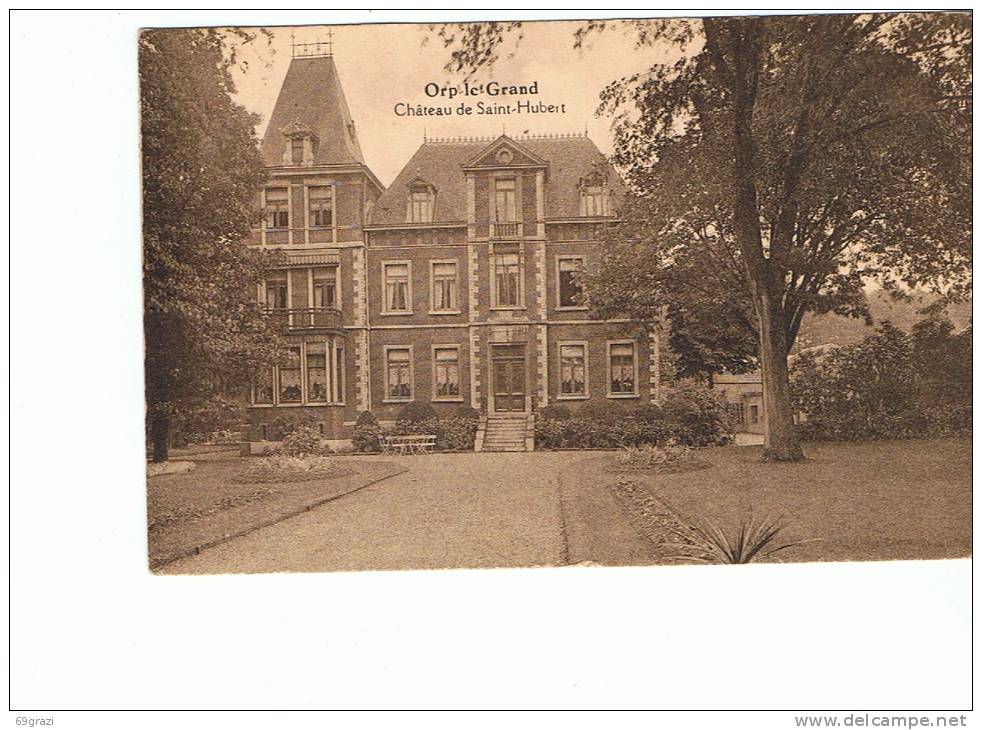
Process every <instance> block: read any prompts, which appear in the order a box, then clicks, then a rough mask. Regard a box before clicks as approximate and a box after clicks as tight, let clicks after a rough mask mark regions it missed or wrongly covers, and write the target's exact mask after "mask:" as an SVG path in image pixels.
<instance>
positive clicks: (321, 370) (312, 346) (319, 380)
mask: <svg viewBox="0 0 982 730" xmlns="http://www.w3.org/2000/svg"><path fill="white" fill-rule="evenodd" d="M306 349H307V353H306V355H307V357H306V361H307V402H308V403H327V343H326V342H308V343H307V348H306Z"/></svg>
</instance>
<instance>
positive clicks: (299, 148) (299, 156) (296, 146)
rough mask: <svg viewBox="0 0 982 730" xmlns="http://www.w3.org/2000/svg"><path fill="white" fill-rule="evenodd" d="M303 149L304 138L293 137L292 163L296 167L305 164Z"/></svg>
mask: <svg viewBox="0 0 982 730" xmlns="http://www.w3.org/2000/svg"><path fill="white" fill-rule="evenodd" d="M303 148H304V138H303V137H293V138H292V139H291V140H290V158H291V159H290V162H292V163H293V164H294V165H302V164H303Z"/></svg>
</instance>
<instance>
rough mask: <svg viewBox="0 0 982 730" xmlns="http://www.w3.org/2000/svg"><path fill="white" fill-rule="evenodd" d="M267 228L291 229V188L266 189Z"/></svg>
mask: <svg viewBox="0 0 982 730" xmlns="http://www.w3.org/2000/svg"><path fill="white" fill-rule="evenodd" d="M266 227H267V228H289V227H290V189H289V188H266Z"/></svg>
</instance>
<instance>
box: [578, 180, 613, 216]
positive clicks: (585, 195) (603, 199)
mask: <svg viewBox="0 0 982 730" xmlns="http://www.w3.org/2000/svg"><path fill="white" fill-rule="evenodd" d="M580 215H581V216H586V217H589V218H593V217H596V216H604V215H610V205H609V196H608V194H607V186H606V185H604V184H595V185H584V186H583V187H581V188H580Z"/></svg>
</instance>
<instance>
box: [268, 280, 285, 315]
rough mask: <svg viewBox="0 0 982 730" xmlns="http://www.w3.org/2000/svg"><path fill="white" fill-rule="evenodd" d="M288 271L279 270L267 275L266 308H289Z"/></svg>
mask: <svg viewBox="0 0 982 730" xmlns="http://www.w3.org/2000/svg"><path fill="white" fill-rule="evenodd" d="M287 292H288V289H287V281H286V272H285V271H277V272H274V273H272V274H270V275H269V276H267V277H266V308H267V309H287V307H288V304H287Z"/></svg>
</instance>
